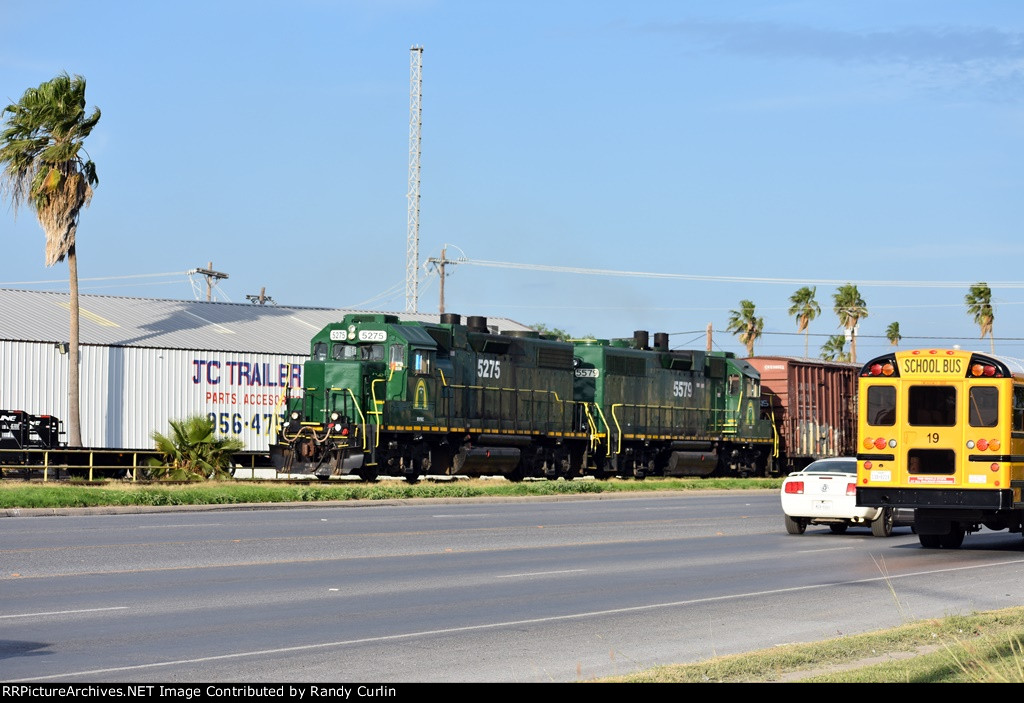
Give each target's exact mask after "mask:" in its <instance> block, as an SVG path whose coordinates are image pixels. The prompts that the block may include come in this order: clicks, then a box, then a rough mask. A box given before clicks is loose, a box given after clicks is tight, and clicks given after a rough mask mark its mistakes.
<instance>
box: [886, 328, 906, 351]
mask: <svg viewBox="0 0 1024 703" xmlns="http://www.w3.org/2000/svg"><path fill="white" fill-rule="evenodd" d="M885 338H886V339H888V340H889V344H891V345H893V346H894V347H898V346H899V344H900V340H902V339H903V335H901V334H900V323H898V322H890V323H889V326H888V327H886V328H885Z"/></svg>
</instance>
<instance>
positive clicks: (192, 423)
mask: <svg viewBox="0 0 1024 703" xmlns="http://www.w3.org/2000/svg"><path fill="white" fill-rule="evenodd" d="M170 425H171V434H170V435H163V434H161V433H159V432H154V433H153V434H152V437H153V442H155V443H156V450H157V451H158V452H160V454H161V455H162V457H163V458H162V459H150V460H149V463H150V469H149V475H150V476H151V477H153V478H163V479H172V480H175V481H190V480H197V479H204V478H231V455H232V454H233V453H235V452H237V451H240V450H241V449H242V447H243V446H244V443H243V442H242V441H241V440H238V439H225V438H222V437H215V436H214V434H213V432H214V423H213V420H211V419H210V418H209V417H205V416H203V415H195V416H192V417H189V418H186V419H184V420H171V421H170Z"/></svg>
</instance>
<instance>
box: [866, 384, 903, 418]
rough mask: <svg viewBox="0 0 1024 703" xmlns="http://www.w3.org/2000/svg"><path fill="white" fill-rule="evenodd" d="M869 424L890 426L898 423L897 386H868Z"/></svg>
mask: <svg viewBox="0 0 1024 703" xmlns="http://www.w3.org/2000/svg"><path fill="white" fill-rule="evenodd" d="M868 424H869V425H881V426H890V425H894V424H896V388H895V387H894V386H871V387H869V388H868Z"/></svg>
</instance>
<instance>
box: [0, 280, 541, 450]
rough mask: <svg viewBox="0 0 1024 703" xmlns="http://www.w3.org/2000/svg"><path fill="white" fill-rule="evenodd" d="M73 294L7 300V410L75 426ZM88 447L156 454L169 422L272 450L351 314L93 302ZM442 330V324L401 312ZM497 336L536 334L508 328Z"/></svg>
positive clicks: (86, 309)
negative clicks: (313, 366) (334, 326)
mask: <svg viewBox="0 0 1024 703" xmlns="http://www.w3.org/2000/svg"><path fill="white" fill-rule="evenodd" d="M69 300H70V297H69V295H68V294H67V293H58V292H40V291H25V290H12V289H0V410H23V411H25V412H27V413H30V414H33V415H56V416H57V417H58V418H61V419H62V420H63V419H64V418H66V417H67V415H68V410H67V409H68V356H67V340H68V329H69V326H70V324H69V317H70V312H69V311H70V307H71V306H70V303H69ZM79 309H80V325H81V329H80V337H81V338H80V348H81V360H80V364H81V373H80V379H81V419H82V442H83V444H84V445H85V446H86V447H91V448H124V449H151V448H152V446H153V441H152V439H151V435H152V433H153V431H154V430H155V431H158V432H163V433H167V432H168V431H169V425H168V422H169V421H170V420H174V419H181V418H185V417H188V416H190V415H212V416H213V417H214V418H215V420H216V422H217V426H218V431H219V432H220V433H221V434H225V435H227V436H234V437H236V438H238V439H241V440H243V441H244V442H245V448H246V449H248V450H253V451H264V450H266V449H267V448H268V445H269V443H270V441H271V432H272V429H273V426H274V422H273V420H272V418H273V416H274V414H275V413H277V412H280V408H279V404H280V402H281V399H282V397H283V394H284V392H285V389H286V388H287V386H289V385H293V386H300V385H301V382H302V362H304V361H305V360H306V359H308V358H309V342H310V338H312V336H313V335H314V334H315V333H317V332H319V331H320V330H321V329H323V327H324V326H326V325H327V324H328V323H331V322H337V321H339V320H341V319H342V318H343V317H344V316H345V315H346V314H347V313H350V312H368V311H357V310H343V309H333V308H304V307H282V306H264V305H250V304H240V303H216V302H205V301H194V300H159V299H149V298H128V297H117V296H101V295H82V296H80V299H79ZM391 314H395V315H398V316H399V317H400V318H401V319H403V320H422V321H432V322H437V320H438V316H437V315H436V314H427V313H391ZM490 324H491V326H492V328H494V329H496V330H497V329H500V330H502V331H504V330H525V329H528V328H527V327H526V326H525V325H522V324H520V323H518V322H514V321H512V320H508V319H505V318H496V319H492V320H491V321H490Z"/></svg>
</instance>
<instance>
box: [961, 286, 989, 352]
mask: <svg viewBox="0 0 1024 703" xmlns="http://www.w3.org/2000/svg"><path fill="white" fill-rule="evenodd" d="M964 302H965V303H967V314H968V315H973V316H974V324H976V325H977V326H978V328H979V329H980V330H981V338H982V339H984V338H985V335H986V334H987V335H988V337H989V342H990V348H991V350H992V353H993V354H995V353H996V339H995V337H993V336H992V323H993V322H994V321H995V318H996V313H995V310H994V309H993V308H992V289H991V288H989V287H988V284H987V283H985V282H984V281H982V282H980V283H978V285H976V286H971V290H970V292H968V293H967V295H965V296H964Z"/></svg>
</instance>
